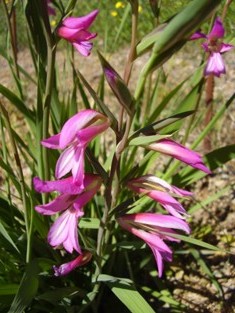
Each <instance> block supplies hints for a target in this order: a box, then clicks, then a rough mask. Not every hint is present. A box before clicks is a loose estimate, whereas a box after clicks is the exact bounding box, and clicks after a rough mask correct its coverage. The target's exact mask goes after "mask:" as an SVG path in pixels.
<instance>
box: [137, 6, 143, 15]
mask: <svg viewBox="0 0 235 313" xmlns="http://www.w3.org/2000/svg"><path fill="white" fill-rule="evenodd" d="M142 11H143V8H142V6H141V5H139V6H138V12H139V13H140V12H142Z"/></svg>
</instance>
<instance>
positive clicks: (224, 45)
mask: <svg viewBox="0 0 235 313" xmlns="http://www.w3.org/2000/svg"><path fill="white" fill-rule="evenodd" d="M233 48H234V46H233V45H230V44H228V43H223V42H222V43H221V47H220V53H224V52H227V51H229V50H231V49H233Z"/></svg>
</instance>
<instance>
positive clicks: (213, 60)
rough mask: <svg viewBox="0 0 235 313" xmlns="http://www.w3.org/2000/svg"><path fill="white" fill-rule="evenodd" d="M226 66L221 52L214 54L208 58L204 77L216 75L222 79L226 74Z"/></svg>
mask: <svg viewBox="0 0 235 313" xmlns="http://www.w3.org/2000/svg"><path fill="white" fill-rule="evenodd" d="M225 73H226V70H225V65H224V61H223V58H222V56H221V54H220V53H219V52H212V53H211V55H210V56H209V58H208V61H207V65H206V67H205V70H204V75H205V76H207V75H211V74H213V75H215V76H217V77H220V75H221V74H225Z"/></svg>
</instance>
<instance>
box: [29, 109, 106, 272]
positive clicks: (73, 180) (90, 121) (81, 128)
mask: <svg viewBox="0 0 235 313" xmlns="http://www.w3.org/2000/svg"><path fill="white" fill-rule="evenodd" d="M109 124H110V123H109V120H108V118H107V117H106V116H104V115H103V114H101V113H99V112H97V111H95V110H83V111H81V112H79V113H77V114H76V115H74V116H72V117H71V118H70V119H69V120H68V121H67V122H66V123H65V124H64V126H63V127H62V129H61V132H60V133H59V134H56V135H54V136H51V137H50V138H47V139H44V140H42V142H41V143H42V145H43V146H44V147H47V148H50V149H61V150H63V152H62V153H61V155H60V157H59V159H58V161H57V163H56V169H55V177H56V179H57V180H55V181H43V180H41V179H40V178H38V177H35V178H34V181H33V182H34V188H35V190H36V191H38V192H53V191H57V192H59V195H58V197H56V198H55V199H54V200H52V201H51V202H49V203H46V204H42V205H38V206H36V207H35V209H36V211H37V212H39V213H40V214H43V215H53V214H56V213H61V215H60V216H59V217H58V218H57V219H56V220H55V222H54V223H53V225H52V226H51V228H50V230H49V233H48V238H47V239H48V242H49V244H50V245H51V246H52V247H54V248H57V247H61V246H63V247H64V249H65V250H66V251H67V252H69V253H73V251H76V252H77V253H79V254H80V256H79V257H77V258H76V259H75V260H73V261H72V262H69V263H66V264H63V265H61V266H60V267H58V268H57V267H54V270H55V274H56V275H57V276H58V275H65V274H67V273H69V272H70V271H71V270H72V269H74V268H75V267H77V266H81V265H83V264H85V263H86V262H88V261H89V260H90V259H91V254H90V252H87V251H85V252H83V251H82V249H81V247H80V245H79V241H78V230H77V227H78V220H79V218H81V217H82V216H83V215H84V211H83V208H84V206H85V205H86V204H87V203H88V202H89V201H90V200H91V199H92V198H93V197H94V195H95V194H96V192H97V191H98V189H99V188H100V186H101V183H102V179H101V177H100V176H98V175H96V174H90V173H85V170H84V162H85V150H86V147H87V145H88V144H89V142H90V141H91V140H92V139H93V138H95V137H96V136H97V135H99V134H100V133H102V132H103V131H105V130H106V129H107V128H108V127H109ZM70 172H71V173H72V175H70ZM67 174H69V175H70V176H67ZM64 176H67V177H65V178H64Z"/></svg>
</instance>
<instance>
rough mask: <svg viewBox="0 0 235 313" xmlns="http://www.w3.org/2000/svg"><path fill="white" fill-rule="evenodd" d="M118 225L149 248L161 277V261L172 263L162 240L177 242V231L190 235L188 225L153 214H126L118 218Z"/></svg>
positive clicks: (171, 217) (169, 250)
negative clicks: (175, 235) (175, 236)
mask: <svg viewBox="0 0 235 313" xmlns="http://www.w3.org/2000/svg"><path fill="white" fill-rule="evenodd" d="M118 223H119V224H120V225H121V226H122V227H123V228H124V229H126V230H128V231H129V232H131V233H132V234H133V235H135V236H137V237H139V238H141V239H142V240H144V241H145V242H146V244H147V245H148V246H149V247H150V248H151V250H152V252H153V255H154V257H155V260H156V263H157V268H158V275H159V277H161V276H162V273H163V261H167V262H171V261H172V250H171V249H170V248H169V247H168V246H167V245H166V244H165V242H164V240H168V241H175V242H179V241H180V240H178V239H176V238H174V236H173V235H174V234H176V232H175V231H174V230H173V229H178V230H182V231H184V232H186V233H187V234H189V233H190V228H189V226H188V224H187V223H186V222H185V221H183V220H181V219H178V218H177V217H174V216H167V215H161V214H153V213H137V214H126V215H124V216H122V217H119V218H118Z"/></svg>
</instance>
